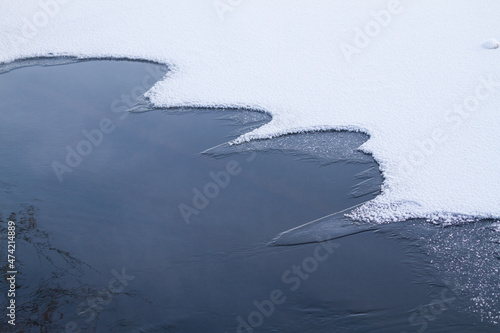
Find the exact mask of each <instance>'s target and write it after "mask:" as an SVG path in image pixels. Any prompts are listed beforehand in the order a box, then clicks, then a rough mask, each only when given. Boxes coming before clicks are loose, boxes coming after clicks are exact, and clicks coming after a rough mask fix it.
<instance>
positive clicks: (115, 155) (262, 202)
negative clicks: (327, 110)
mask: <svg viewBox="0 0 500 333" xmlns="http://www.w3.org/2000/svg"><path fill="white" fill-rule="evenodd" d="M9 69H10V68H9ZM165 70H166V69H165V68H161V66H158V65H154V64H148V63H138V62H125V61H121V62H118V61H91V62H81V63H76V64H71V65H65V66H53V67H25V68H20V69H17V70H15V71H10V72H7V73H4V74H2V75H1V76H0V119H1V120H0V142H1V151H0V161H1V164H0V212H1V220H2V222H3V223H2V231H3V234H2V237H3V238H2V242H3V243H4V244H5V246H4V245H2V246H0V248H1V251H2V252H1V255H2V265H3V260H4V259H3V258H6V251H5V250H6V248H7V245H6V244H7V239H6V230H5V229H6V228H5V227H6V222H7V221H9V220H13V221H15V222H16V225H17V243H16V245H17V248H16V259H17V265H18V267H17V269H18V271H19V273H18V275H17V280H16V281H17V284H18V290H17V293H16V304H17V313H16V315H17V317H16V328H15V329H13V328H12V327H10V326H9V325H7V324H6V322H7V319H5V318H6V316H5V315H4V314H3V315H2V318H4V319H3V320H2V323H1V325H2V326H1V328H2V331H6V332H8V331H19V332H21V331H25V332H64V331H66V332H78V331H79V330H81V331H82V332H93V331H95V332H251V331H253V332H404V331H406V332H423V331H427V332H477V331H484V332H487V331H488V332H489V331H491V332H494V331H496V329H497V328H498V327H496V328H495V326H493V325H492V324H491V321H488V320H485V321H481V316H480V315H479V314H478V313H475V312H474V309H477V307H476V308H474V309H469V308H467V307H466V305H464V302H465V301H466V300H467V299H466V298H467V297H469V296H470V295H469V296H467V297H465V296H464V295H463V289H464V288H463V287H459V286H458V285H455V284H453V283H454V282H453V276H451V277H450V276H447V275H444V274H441V275H440V273H439V270H438V268H442V267H441V266H436V265H435V264H433V260H436V258H438V257H439V256H440V255H442V254H443V253H444V252H443V251H444V250H445V249H449V248H450V246H445V249H443V250H441V251H440V252H438V253H436V252H435V253H431V251H430V250H429V249H431V248H432V247H430V246H429V244H431V243H430V242H429V241H427V242H422V239H424V240H426V239H434V240H435V242H437V243H432V244H433V245H436V244H443V243H444V240H439V239H438V238H445V239H447V240H449V239H450V235H449V234H450V232H451V234H455V233H456V232H457V231H456V229H449V228H448V229H446V231H445V232H444V231H442V230H444V229H442V228H439V227H435V226H430V225H428V224H426V223H423V222H421V221H413V222H412V223H408V224H405V225H402V224H399V225H393V226H389V227H388V226H384V227H380V226H367V225H357V224H353V222H352V221H346V220H344V219H343V218H342V214H336V215H332V216H329V217H328V218H325V219H322V220H321V221H318V222H313V223H311V224H308V225H306V226H304V227H301V228H299V229H294V230H292V231H288V230H290V229H293V228H296V227H298V226H301V225H303V224H305V223H307V222H310V221H313V220H316V219H318V218H321V217H323V216H326V215H330V214H332V213H334V212H338V211H342V210H345V209H349V208H350V207H352V206H355V205H358V204H360V203H362V202H364V201H367V200H370V199H372V198H374V197H375V196H376V195H377V194H378V193H379V188H380V184H381V182H382V179H381V176H380V174H379V172H378V167H377V164H376V163H375V162H374V161H373V160H372V159H371V157H370V156H367V155H364V154H362V153H359V152H356V148H357V147H358V146H359V145H360V144H361V143H362V142H364V141H365V140H366V139H367V137H366V136H363V135H361V134H353V133H346V132H340V133H333V132H327V133H315V134H304V135H294V136H286V137H283V138H278V139H276V140H270V141H258V142H253V143H250V144H245V145H241V146H229V145H227V144H223V143H224V142H227V141H229V140H231V139H234V138H236V137H237V136H238V135H240V134H241V133H244V132H246V131H249V130H251V129H252V128H255V127H257V126H259V125H261V124H263V123H265V122H266V121H268V120H269V119H268V117H267V116H266V115H264V114H259V113H253V112H242V111H234V110H233V111H231V110H169V111H165V110H152V111H150V112H140V113H132V114H130V113H128V112H124V111H125V110H126V109H129V108H130V107H133V106H134V105H133V104H134V103H135V102H136V98H137V97H139V96H140V95H141V94H142V93H143V92H144V91H145V90H146V89H148V88H149V87H150V86H151V85H152V84H154V82H155V81H156V80H158V79H159V78H160V77H161V76H162V75H163V73H164V72H165ZM136 109H143V108H136ZM221 144H222V145H221ZM214 146H217V147H216V148H214V149H210V148H212V147H214ZM201 152H204V153H201ZM476 228H478V227H476ZM479 228H480V227H479ZM410 230H411V231H410ZM450 230H451V231H450ZM481 230H483V231H484V230H491V226H490V225H488V226H486V227H485V228H484V229H481ZM286 231H288V232H286ZM476 231H477V230H476ZM446 232H447V233H448V236H446V237H444V236H443V235H446ZM484 232H487V231H484ZM471 233H472V232H471ZM477 234H478V233H477V232H474V235H477ZM344 235H350V236H349V237H342V238H337V237H338V236H344ZM331 238H336V239H334V240H328V239H331ZM436 239H438V240H436ZM469 239H470V237H469ZM318 241H324V242H321V243H318ZM419 241H420V243H419ZM299 244H301V245H299ZM491 244H493V243H491ZM448 245H449V244H448ZM440 246H442V245H440ZM426 249H427V250H429V251H427V250H426ZM434 249H435V247H434ZM5 270H6V269H5ZM453 270H454V268H453V267H451V266H449V267H448V269H444V268H443V269H442V271H453ZM446 283H447V284H448V285H446ZM6 288H7V287H6V285H5V284H2V294H3V295H5V291H6ZM495 289H496V288H495V287H494V286H493V287H491V288H490V289H489V290H490V291H491V290H495ZM496 290H498V289H496ZM490 294H491V293H490ZM493 297H494V296H493ZM464 300H465V301H464ZM6 304H7V300H6V299H4V301H3V303H2V306H3V308H4V309H5V306H6ZM465 304H469V303H465ZM491 304H493V310H494V311H495V303H494V302H493V303H492V302H491V301H490V305H491ZM4 305H5V306H4ZM496 310H498V308H496Z"/></svg>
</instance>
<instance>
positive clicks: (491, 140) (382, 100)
mask: <svg viewBox="0 0 500 333" xmlns="http://www.w3.org/2000/svg"><path fill="white" fill-rule="evenodd" d="M499 10H500V2H498V1H495V0H485V1H481V2H476V1H470V0H422V1H401V2H398V1H393V0H391V1H372V0H360V1H355V2H354V1H344V0H313V1H305V0H303V1H298V0H276V1H268V0H252V1H237V0H231V1H230V0H220V1H219V0H209V1H196V0H176V1H160V0H149V1H139V0H136V1H132V0H108V1H95V0H85V1H83V0H73V1H69V0H40V1H28V0H26V1H7V0H3V1H0V62H3V63H7V62H12V61H15V60H18V59H25V58H31V57H41V56H77V57H80V58H89V57H98V58H100V57H113V58H130V59H144V60H151V61H156V62H160V63H165V64H167V65H169V66H170V68H171V71H170V72H169V74H168V75H167V76H166V77H165V78H164V79H163V80H161V81H160V82H158V83H157V84H156V85H155V86H154V87H153V88H152V89H151V90H150V91H149V92H148V93H147V97H148V98H149V100H150V101H151V103H153V104H154V105H155V106H158V107H179V106H189V107H231V108H246V109H253V110H258V111H263V112H267V113H269V114H270V115H272V117H273V119H272V121H271V122H270V123H268V124H266V125H264V126H262V127H260V128H258V129H255V130H253V131H251V132H250V133H247V134H244V135H242V136H241V137H240V138H239V139H238V140H237V142H242V141H247V140H251V139H254V138H270V137H275V136H278V135H282V134H285V133H295V132H301V131H311V130H319V129H322V130H324V129H337V130H353V131H362V132H364V133H366V134H368V135H370V139H369V140H368V141H367V142H366V143H364V144H363V145H362V146H361V147H360V149H362V150H363V151H364V152H368V153H371V154H373V156H374V158H375V159H376V160H377V162H378V163H379V164H380V168H381V171H382V172H383V175H384V186H383V189H382V194H380V195H379V196H378V197H377V198H376V199H375V200H373V201H372V202H370V203H368V204H367V205H365V206H362V207H360V208H359V209H358V210H357V211H355V212H354V213H353V214H352V216H353V217H355V218H357V219H362V220H370V221H377V222H387V221H401V220H404V219H406V218H408V217H424V218H430V219H440V218H444V219H446V218H454V217H455V216H456V215H461V216H462V217H463V218H466V219H469V218H471V219H474V218H491V217H493V218H499V217H500V131H499V130H498V129H499V127H500V126H499V125H500V117H499V116H500V114H499V112H500V111H499V106H500V101H499V97H498V93H499V91H500V69H499V66H498V64H499V63H500V49H498V48H496V49H495V48H494V47H492V46H494V44H495V43H494V41H496V40H498V39H499V38H500V21H499V20H498V15H497V13H498V12H499ZM492 41H493V42H492Z"/></svg>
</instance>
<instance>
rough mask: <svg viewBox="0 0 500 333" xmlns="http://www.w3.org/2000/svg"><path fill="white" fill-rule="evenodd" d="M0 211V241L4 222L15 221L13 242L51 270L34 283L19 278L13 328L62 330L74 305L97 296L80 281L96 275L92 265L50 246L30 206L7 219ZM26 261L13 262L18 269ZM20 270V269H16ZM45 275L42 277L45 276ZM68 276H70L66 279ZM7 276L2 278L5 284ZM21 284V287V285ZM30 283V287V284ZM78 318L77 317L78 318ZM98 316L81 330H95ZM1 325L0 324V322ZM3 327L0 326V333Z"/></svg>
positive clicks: (5, 233)
mask: <svg viewBox="0 0 500 333" xmlns="http://www.w3.org/2000/svg"><path fill="white" fill-rule="evenodd" d="M2 216H3V215H2V214H1V212H0V232H1V238H4V237H6V235H7V223H8V221H14V222H16V243H17V245H18V246H20V243H21V242H22V243H25V244H30V245H31V246H32V247H33V248H34V250H35V253H36V255H37V257H38V260H39V261H40V262H41V263H42V262H43V261H45V262H48V263H49V264H50V265H48V266H47V265H42V266H45V267H49V268H50V267H52V269H50V275H49V276H44V272H40V273H39V276H37V277H36V279H37V281H36V282H37V284H33V282H32V281H29V280H27V279H26V278H25V279H23V278H22V276H21V275H19V276H18V278H20V279H21V281H17V287H18V288H19V289H20V290H22V291H23V297H22V298H21V297H19V298H18V299H17V302H16V311H17V313H16V317H17V318H19V319H18V321H17V322H16V329H18V331H19V332H31V331H37V332H42V333H43V332H54V331H61V330H64V326H65V324H66V323H67V322H68V321H70V319H69V318H71V317H74V316H76V315H77V313H76V311H77V310H76V309H77V305H78V304H79V303H81V302H85V301H86V300H88V298H89V297H90V296H92V295H98V293H99V290H98V288H97V287H95V286H91V285H89V284H87V283H85V282H82V280H85V279H84V278H83V277H84V275H85V274H86V273H88V272H90V271H92V272H94V273H99V272H98V271H97V270H95V269H94V268H93V267H92V266H90V265H89V264H87V263H85V262H84V261H82V260H80V259H78V258H76V257H74V256H73V255H71V254H70V253H69V252H68V251H64V250H61V249H58V248H56V247H54V246H52V244H51V242H50V239H49V235H48V234H47V232H45V231H43V230H40V229H39V228H38V224H37V216H38V209H37V208H36V207H35V206H33V205H24V206H22V210H21V211H20V212H18V213H17V214H16V213H14V212H13V213H11V214H10V215H9V218H8V220H6V221H5V220H4V219H3V218H2ZM27 261H28V260H21V259H17V260H16V263H17V265H18V266H19V267H22V266H23V262H27ZM2 268H3V269H4V270H3V272H6V271H8V269H7V268H8V263H6V264H5V265H2ZM18 270H19V271H22V269H19V268H18ZM45 275H46V274H45ZM68 275H70V276H72V277H71V278H68ZM6 278H7V275H4V279H5V281H7V280H6ZM20 282H22V283H23V284H22V285H21V283H20ZM30 282H31V284H30ZM6 286H8V284H7V283H5V284H2V286H1V287H0V289H1V290H0V292H2V293H3V292H6V289H5V287H6ZM123 294H125V295H127V296H130V297H135V295H134V294H133V293H132V292H127V293H123ZM78 318H79V317H78ZM98 320H99V316H98V315H97V316H96V318H95V320H93V322H92V323H90V324H91V326H92V327H89V326H88V325H87V327H81V328H82V329H84V328H85V329H86V330H88V331H96V329H97V323H98ZM2 324H3V323H2ZM2 329H3V327H1V324H0V331H2Z"/></svg>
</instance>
